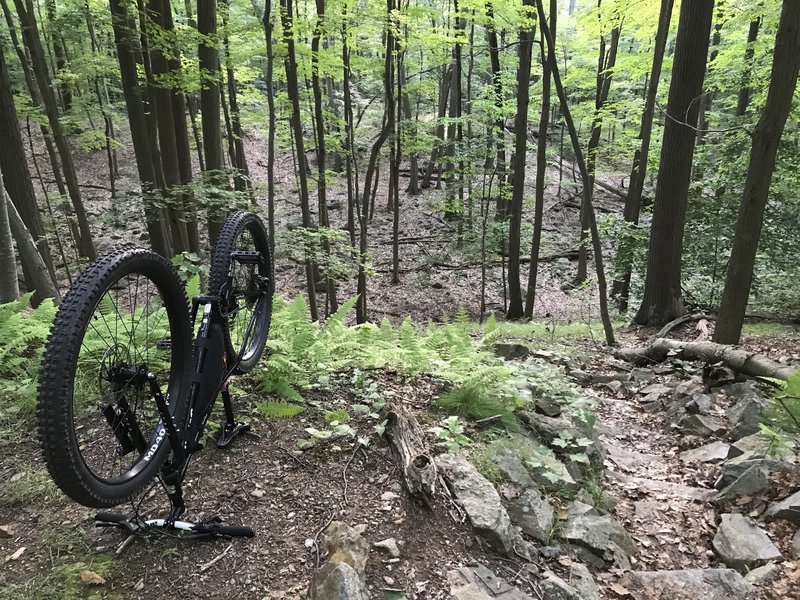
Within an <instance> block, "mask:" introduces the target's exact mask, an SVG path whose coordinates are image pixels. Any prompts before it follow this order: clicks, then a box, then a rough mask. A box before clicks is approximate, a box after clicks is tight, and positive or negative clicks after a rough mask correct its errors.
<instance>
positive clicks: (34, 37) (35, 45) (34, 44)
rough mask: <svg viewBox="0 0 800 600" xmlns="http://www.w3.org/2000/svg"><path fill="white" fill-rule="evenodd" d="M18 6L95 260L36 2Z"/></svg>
mask: <svg viewBox="0 0 800 600" xmlns="http://www.w3.org/2000/svg"><path fill="white" fill-rule="evenodd" d="M14 4H15V6H16V8H17V16H18V17H19V19H20V24H21V27H22V34H23V40H24V41H25V45H26V47H27V48H28V51H29V53H30V56H31V59H32V63H33V72H34V74H35V75H36V82H37V85H38V87H39V92H40V93H41V95H42V101H43V104H44V108H45V112H46V114H47V120H48V122H49V123H50V130H51V131H52V132H53V138H54V140H55V144H56V148H58V153H59V155H60V157H61V164H62V165H63V168H64V179H65V182H66V186H67V190H68V191H69V196H70V200H71V201H72V206H73V208H74V209H75V216H76V217H77V219H78V228H79V230H80V240H79V242H78V246H79V249H80V252H81V254H82V255H83V256H85V257H86V258H89V259H94V258H95V256H96V253H95V249H94V243H93V242H92V232H91V229H90V228H89V219H88V218H87V216H86V209H85V208H84V206H83V200H82V199H81V193H80V188H79V186H78V177H77V175H76V173H75V164H74V162H73V160H72V149H71V148H70V145H69V142H68V141H67V137H66V135H65V134H64V130H63V128H62V127H61V121H60V115H59V112H58V103H57V101H56V96H55V92H54V91H53V86H52V85H51V82H50V74H49V72H48V70H47V60H46V58H45V55H44V49H43V47H42V42H41V39H40V37H39V30H38V28H37V25H36V18H35V17H34V15H33V2H32V0H27V5H26V4H25V0H14Z"/></svg>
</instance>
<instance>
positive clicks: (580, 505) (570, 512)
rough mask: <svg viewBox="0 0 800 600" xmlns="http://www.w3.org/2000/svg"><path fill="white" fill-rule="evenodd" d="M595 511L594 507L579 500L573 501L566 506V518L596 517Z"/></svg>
mask: <svg viewBox="0 0 800 600" xmlns="http://www.w3.org/2000/svg"><path fill="white" fill-rule="evenodd" d="M596 514H597V511H596V510H595V509H594V506H592V505H591V504H587V503H585V502H581V501H580V500H573V501H572V502H570V503H569V504H567V518H570V517H582V516H583V515H596Z"/></svg>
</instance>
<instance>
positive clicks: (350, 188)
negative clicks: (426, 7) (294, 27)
mask: <svg viewBox="0 0 800 600" xmlns="http://www.w3.org/2000/svg"><path fill="white" fill-rule="evenodd" d="M342 13H343V21H344V23H343V25H342V67H343V69H342V70H343V74H342V89H343V92H344V126H345V137H344V149H345V173H346V177H347V230H348V232H349V233H350V245H351V246H352V247H353V248H355V247H356V225H355V222H356V214H357V213H358V214H360V212H359V209H358V164H357V162H356V155H355V152H356V148H355V141H354V137H355V132H354V123H353V98H352V94H351V93H350V79H351V76H352V73H351V71H350V46H349V43H348V36H349V29H348V28H349V27H350V18H349V15H348V13H347V3H344V4H343V7H342Z"/></svg>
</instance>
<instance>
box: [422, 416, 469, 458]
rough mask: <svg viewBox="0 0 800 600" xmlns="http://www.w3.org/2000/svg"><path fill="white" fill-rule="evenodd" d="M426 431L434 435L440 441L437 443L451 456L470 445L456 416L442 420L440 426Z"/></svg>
mask: <svg viewBox="0 0 800 600" xmlns="http://www.w3.org/2000/svg"><path fill="white" fill-rule="evenodd" d="M428 431H430V432H431V433H432V434H433V435H435V436H436V438H437V439H438V440H440V441H439V442H437V443H438V444H439V445H440V446H444V447H445V448H447V451H448V452H450V453H451V454H457V453H458V451H459V450H461V448H463V447H464V446H469V445H470V444H471V443H472V440H470V439H469V438H468V437H467V436H466V435H464V424H463V423H462V422H461V419H459V418H458V417H457V416H456V415H451V416H449V417H447V418H445V419H443V420H442V422H441V425H437V426H435V427H431V428H429V429H428Z"/></svg>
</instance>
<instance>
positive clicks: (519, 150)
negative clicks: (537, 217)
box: [506, 0, 547, 319]
mask: <svg viewBox="0 0 800 600" xmlns="http://www.w3.org/2000/svg"><path fill="white" fill-rule="evenodd" d="M522 6H523V11H524V14H523V15H522V18H523V19H524V21H525V23H524V24H523V26H522V27H521V28H520V30H519V67H518V69H517V113H516V116H515V117H514V138H515V139H514V159H513V163H512V165H511V170H512V173H513V175H514V186H513V188H512V190H511V206H510V214H509V220H508V296H509V304H508V312H507V313H506V316H507V317H508V318H509V319H519V318H521V317H522V314H523V308H522V286H521V284H520V277H519V247H520V242H521V240H520V237H521V225H522V197H523V195H524V193H525V166H526V164H527V157H528V99H529V94H530V91H529V86H530V81H531V54H532V52H531V49H532V47H533V37H534V31H535V30H536V25H535V21H534V20H533V19H534V14H533V11H532V10H531V9H532V8H533V0H523V3H522ZM546 26H547V25H546V24H545V27H546ZM540 134H541V132H540Z"/></svg>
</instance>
